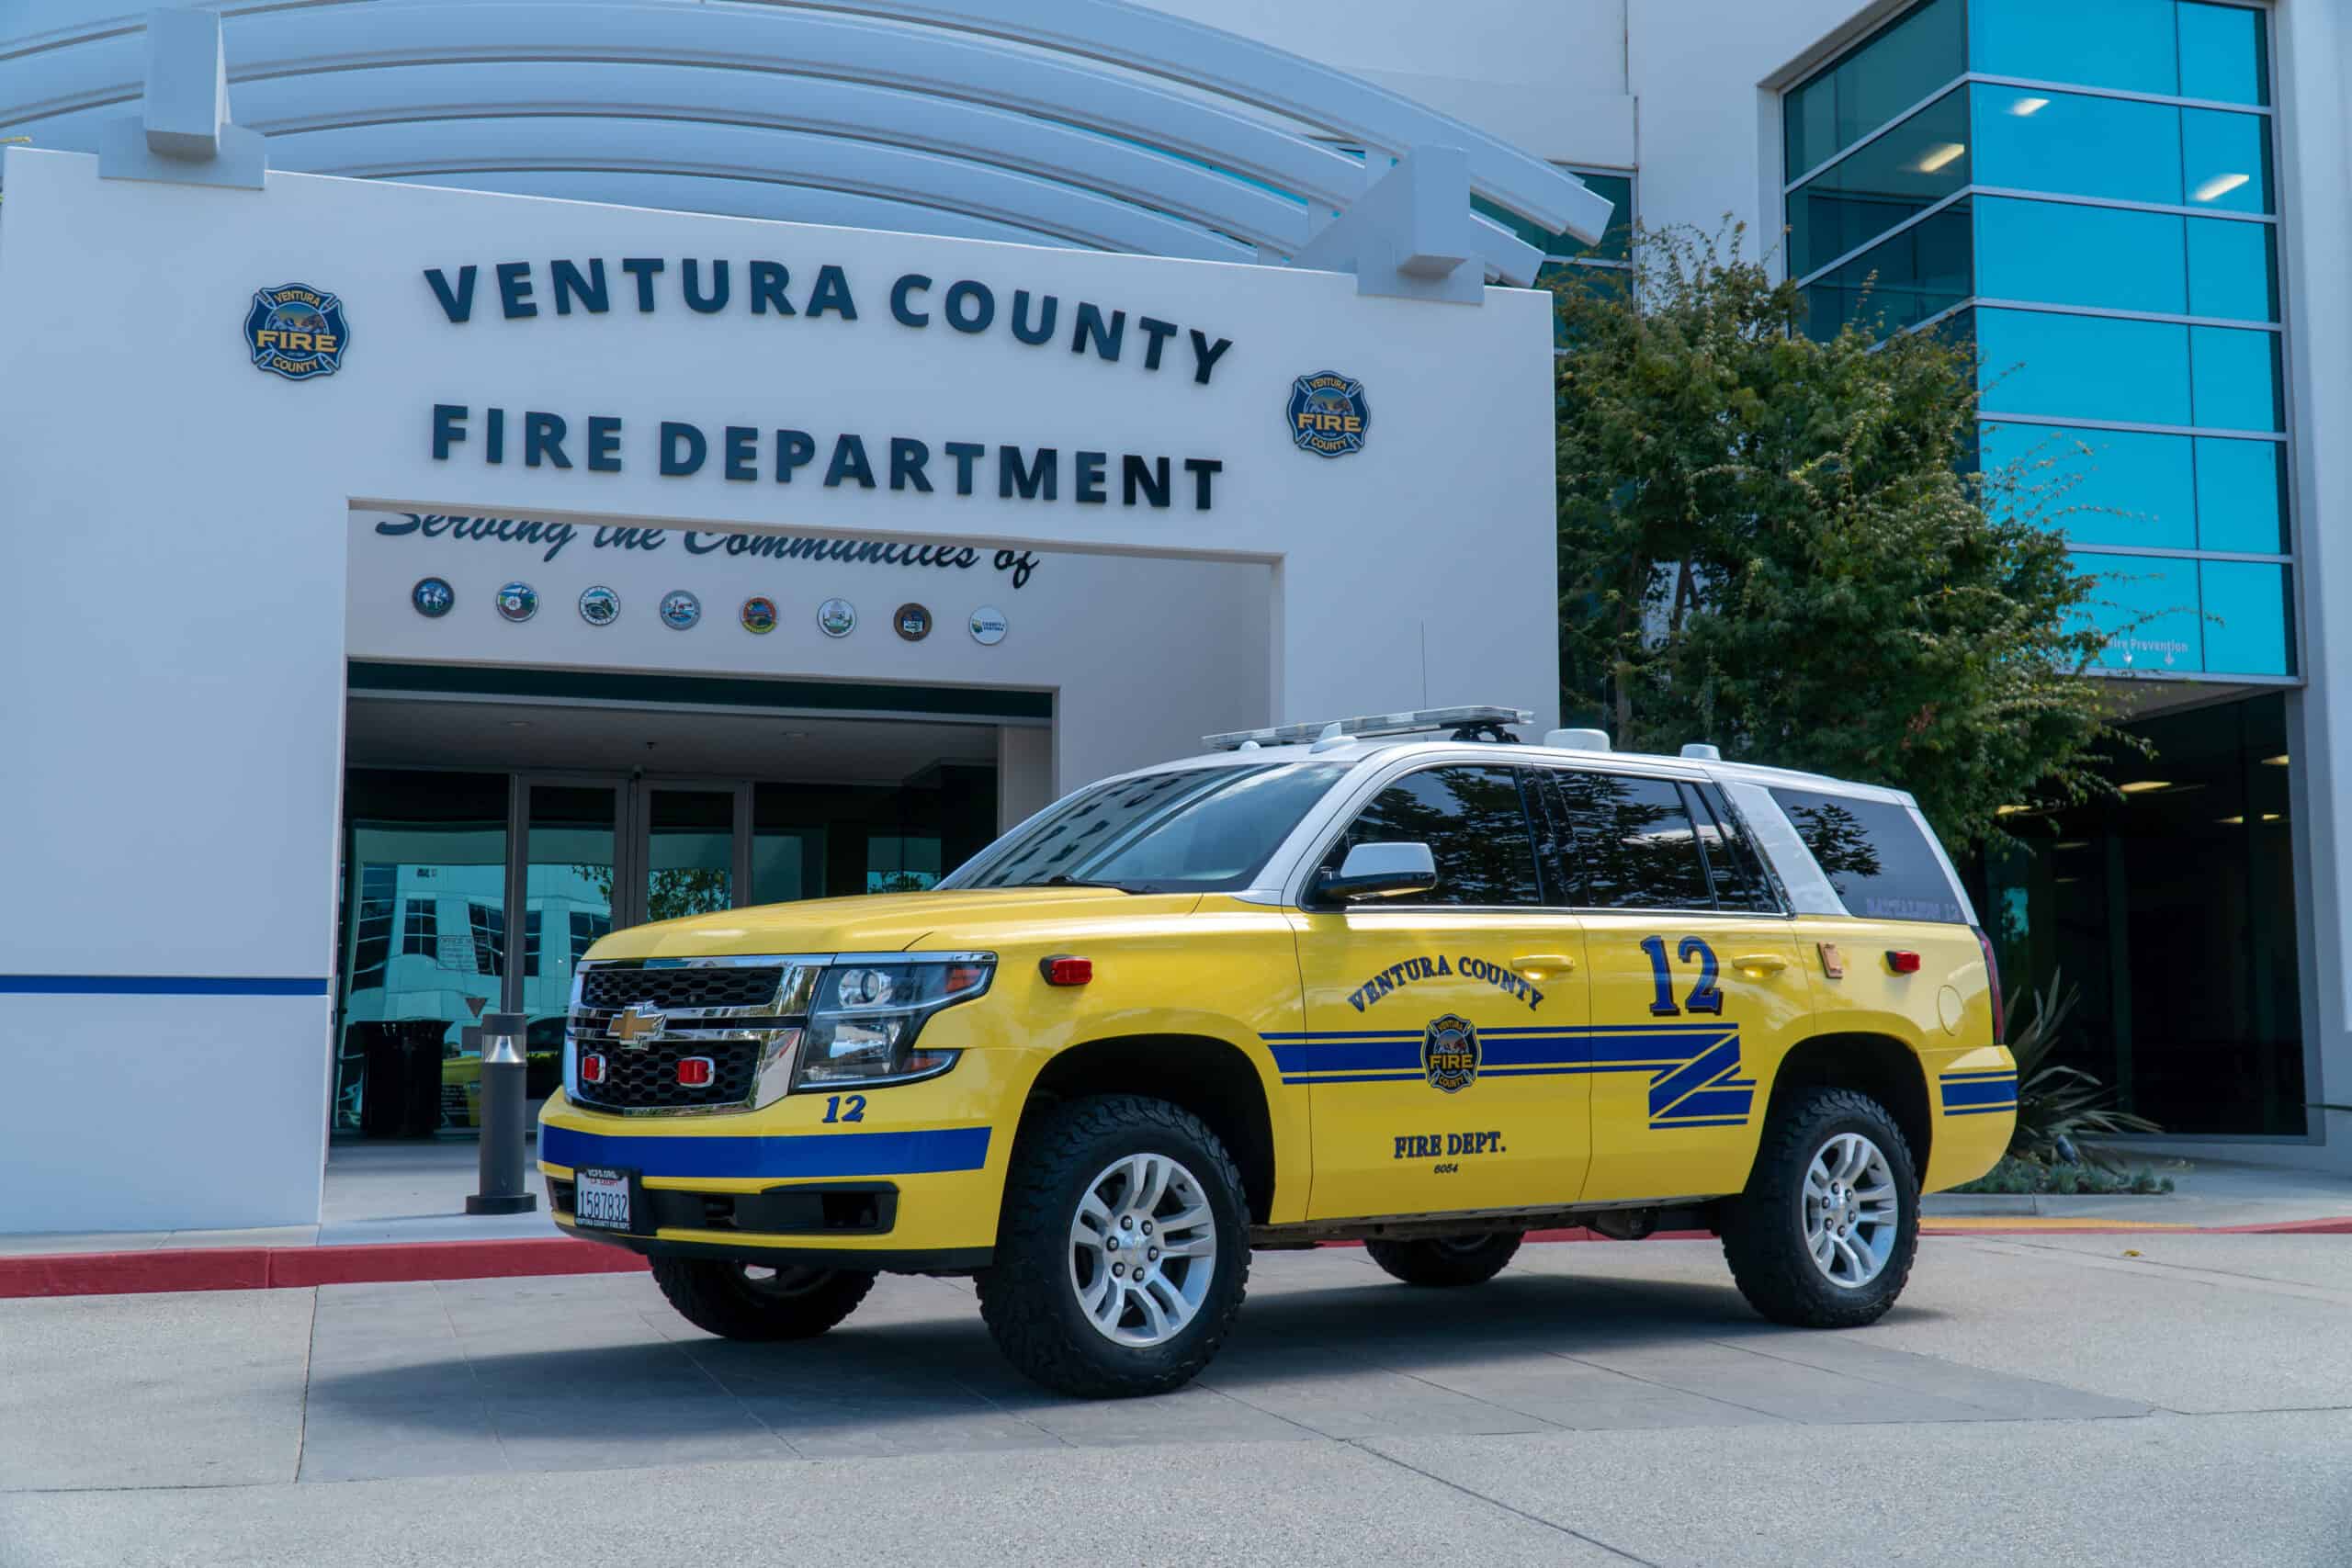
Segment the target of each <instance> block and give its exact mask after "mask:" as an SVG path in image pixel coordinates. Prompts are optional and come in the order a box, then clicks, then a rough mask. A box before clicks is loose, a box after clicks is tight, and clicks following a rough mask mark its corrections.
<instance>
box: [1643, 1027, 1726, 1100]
mask: <svg viewBox="0 0 2352 1568" xmlns="http://www.w3.org/2000/svg"><path fill="white" fill-rule="evenodd" d="M1737 1071H1739V1040H1738V1037H1737V1036H1734V1037H1733V1038H1731V1039H1729V1040H1725V1041H1724V1042H1722V1043H1719V1044H1715V1045H1711V1046H1709V1047H1708V1048H1707V1049H1706V1050H1704V1051H1702V1052H1701V1053H1700V1054H1699V1055H1696V1056H1694V1057H1692V1058H1691V1060H1690V1061H1689V1062H1686V1063H1684V1064H1683V1065H1682V1066H1679V1067H1677V1068H1676V1069H1675V1070H1674V1071H1672V1072H1670V1073H1665V1074H1662V1075H1660V1077H1658V1079H1657V1082H1655V1083H1653V1084H1651V1085H1650V1115H1651V1117H1652V1118H1654V1119H1655V1118H1657V1117H1659V1116H1662V1115H1664V1114H1666V1112H1667V1111H1669V1110H1671V1109H1672V1108H1673V1107H1674V1105H1675V1104H1676V1103H1677V1102H1678V1101H1679V1100H1682V1099H1683V1098H1684V1097H1685V1096H1686V1095H1690V1094H1693V1093H1695V1092H1697V1091H1698V1090H1700V1089H1705V1088H1707V1087H1709V1086H1710V1085H1712V1084H1713V1083H1714V1082H1715V1081H1716V1080H1717V1079H1719V1078H1727V1077H1731V1076H1732V1075H1733V1074H1734V1073H1736V1072H1737Z"/></svg>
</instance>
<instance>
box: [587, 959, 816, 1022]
mask: <svg viewBox="0 0 2352 1568" xmlns="http://www.w3.org/2000/svg"><path fill="white" fill-rule="evenodd" d="M784 974H785V971H784V967H783V965H781V964H716V965H713V966H711V967H708V968H693V969H582V971H581V972H580V1004H579V1005H580V1006H581V1007H582V1009H583V1010H588V1011H594V1012H605V1011H609V1012H617V1011H619V1010H621V1009H623V1008H626V1007H630V1006H637V1007H642V1008H649V1009H651V1010H654V1011H657V1012H667V1011H669V1010H671V1009H673V1008H767V1007H772V1006H774V1005H775V999H776V993H777V992H778V991H779V990H781V989H782V988H783V987H784Z"/></svg>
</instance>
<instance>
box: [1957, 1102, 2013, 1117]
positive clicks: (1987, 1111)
mask: <svg viewBox="0 0 2352 1568" xmlns="http://www.w3.org/2000/svg"><path fill="white" fill-rule="evenodd" d="M2017 1108H2018V1102H2017V1101H2016V1100H2003V1101H2002V1102H2001V1103H2000V1104H1998V1105H1947V1106H1945V1107H1944V1114H1945V1115H1947V1116H1989V1115H1991V1114H1992V1113H1993V1112H1994V1111H2015V1110H2016V1109H2017Z"/></svg>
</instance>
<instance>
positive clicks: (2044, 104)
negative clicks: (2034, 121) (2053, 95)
mask: <svg viewBox="0 0 2352 1568" xmlns="http://www.w3.org/2000/svg"><path fill="white" fill-rule="evenodd" d="M2048 107H2050V100H2049V99H2048V98H2019V99H2018V100H2017V102H2015V103H2013V104H2011V105H2010V106H2009V112H2010V113H2011V114H2013V115H2020V116H2022V115H2030V114H2040V113H2041V111H2042V110H2043V109H2046V108H2048Z"/></svg>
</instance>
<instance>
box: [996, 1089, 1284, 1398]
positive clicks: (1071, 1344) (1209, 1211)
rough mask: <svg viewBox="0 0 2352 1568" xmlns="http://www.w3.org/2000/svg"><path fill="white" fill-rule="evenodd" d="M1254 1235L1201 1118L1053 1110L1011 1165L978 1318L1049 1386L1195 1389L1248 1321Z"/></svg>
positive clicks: (1236, 1178)
mask: <svg viewBox="0 0 2352 1568" xmlns="http://www.w3.org/2000/svg"><path fill="white" fill-rule="evenodd" d="M1249 1223H1250V1212H1249V1206H1248V1203H1247V1202H1246V1201H1245V1199H1244V1197H1243V1192H1242V1186H1241V1173H1240V1172H1239V1171H1238V1169H1236V1168H1235V1167H1234V1164H1233V1160H1232V1157H1231V1156H1228V1155H1227V1153H1226V1151H1225V1146H1224V1145H1222V1144H1220V1143H1218V1142H1217V1138H1216V1134H1214V1133H1212V1132H1210V1131H1209V1129H1208V1127H1207V1125H1206V1124H1205V1123H1204V1122H1202V1121H1201V1120H1200V1118H1198V1117H1197V1116H1194V1115H1193V1114H1192V1113H1191V1112H1190V1111H1184V1110H1182V1109H1181V1108H1179V1107H1177V1106H1174V1105H1170V1104H1169V1103H1168V1102H1166V1101H1165V1100H1146V1099H1143V1098H1140V1097H1138V1096H1134V1095H1105V1096H1102V1097H1100V1098H1096V1099H1088V1100H1072V1101H1069V1102H1068V1103H1066V1104H1062V1105H1057V1106H1054V1107H1051V1108H1050V1109H1047V1110H1046V1111H1042V1112H1040V1113H1039V1115H1038V1119H1037V1121H1036V1122H1035V1125H1034V1126H1032V1127H1030V1128H1028V1129H1026V1130H1025V1131H1024V1132H1023V1135H1022V1139H1021V1145H1020V1147H1019V1148H1018V1150H1016V1152H1015V1153H1014V1156H1013V1168H1012V1174H1011V1177H1010V1178H1009V1179H1008V1180H1007V1182H1006V1186H1005V1200H1004V1215H1003V1219H1002V1222H1001V1224H1000V1225H999V1226H998V1230H997V1245H996V1260H995V1263H994V1265H993V1266H992V1267H991V1268H989V1269H986V1270H985V1271H983V1272H982V1273H981V1274H980V1275H979V1277H978V1280H976V1281H975V1282H976V1284H977V1286H978V1292H979V1298H980V1315H981V1317H982V1318H983V1319H985V1320H986V1322H987V1323H988V1325H989V1333H990V1334H991V1335H993V1336H994V1337H995V1338H996V1342H997V1346H998V1348H1001V1350H1002V1351H1003V1352H1004V1354H1005V1358H1006V1359H1008V1360H1010V1361H1012V1364H1013V1365H1014V1366H1016V1367H1018V1368H1019V1369H1020V1370H1021V1371H1023V1372H1024V1373H1026V1374H1027V1375H1028V1376H1030V1377H1031V1378H1034V1379H1035V1380H1036V1381H1037V1382H1041V1383H1043V1384H1045V1385H1046V1387H1047V1388H1051V1389H1055V1390H1057V1391H1059V1392H1060V1393H1074V1394H1080V1395H1085V1396H1088V1397H1092V1398H1124V1397H1127V1396H1130V1395H1135V1394H1147V1393H1167V1392H1169V1391H1170V1389H1176V1388H1182V1386H1183V1385H1184V1384H1185V1383H1187V1382H1191V1381H1192V1380H1193V1377H1194V1376H1195V1375H1196V1374H1198V1373H1199V1371H1201V1369H1202V1368H1204V1367H1205V1366H1207V1365H1208V1364H1209V1360H1210V1358H1212V1357H1214V1356H1215V1355H1216V1351H1217V1347H1218V1346H1220V1345H1221V1344H1223V1343H1224V1341H1225V1337H1226V1334H1227V1330H1229V1329H1230V1328H1231V1327H1232V1326H1233V1319H1234V1314H1237V1313H1238V1312H1239V1311H1240V1310H1241V1296H1242V1292H1243V1290H1244V1288H1245V1286H1246V1285H1247V1283H1248V1280H1249V1275H1250V1239H1249Z"/></svg>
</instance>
